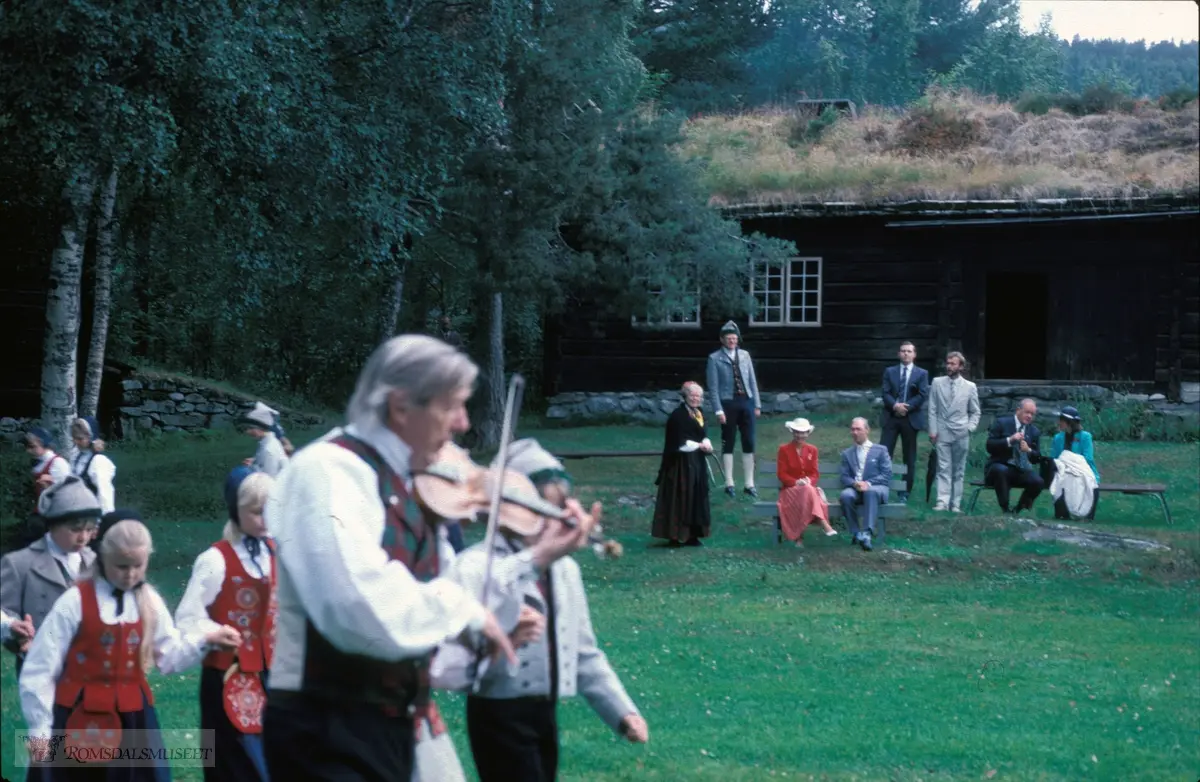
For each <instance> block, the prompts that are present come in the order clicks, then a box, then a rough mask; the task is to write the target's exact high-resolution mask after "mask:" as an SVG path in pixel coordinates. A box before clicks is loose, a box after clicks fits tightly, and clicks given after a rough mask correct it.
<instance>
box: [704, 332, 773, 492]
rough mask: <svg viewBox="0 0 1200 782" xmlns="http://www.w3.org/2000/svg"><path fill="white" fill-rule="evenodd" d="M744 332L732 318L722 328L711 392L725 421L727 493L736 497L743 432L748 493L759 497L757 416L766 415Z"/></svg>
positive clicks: (711, 368)
mask: <svg viewBox="0 0 1200 782" xmlns="http://www.w3.org/2000/svg"><path fill="white" fill-rule="evenodd" d="M741 336H742V333H741V332H740V331H739V330H738V327H737V324H736V323H734V322H733V321H732V320H731V321H729V322H728V323H726V324H725V325H724V326H722V327H721V348H720V349H719V350H715V351H713V352H712V353H711V354H709V357H708V369H707V372H706V373H705V374H706V375H707V379H708V391H709V393H710V394H712V402H713V412H715V413H716V414H717V420H718V421H720V422H721V464H722V465H723V467H724V469H725V493H726V494H728V495H729V496H730V497H736V496H737V492H736V491H735V490H734V488H733V443H734V439H735V438H736V437H737V435H738V433H739V432H740V433H741V435H742V473H743V479H744V480H745V482H746V488H745V492H746V494H749V495H750V496H751V497H757V496H758V490H757V489H755V488H754V419H756V418H758V417H759V415H761V414H762V399H761V398H760V397H759V395H758V379H757V378H755V377H754V362H753V361H751V360H750V354H749V353H747V352H746V351H744V350H742V349H741V348H740V347H738V343H739V342H740V340H741Z"/></svg>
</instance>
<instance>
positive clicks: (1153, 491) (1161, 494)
mask: <svg viewBox="0 0 1200 782" xmlns="http://www.w3.org/2000/svg"><path fill="white" fill-rule="evenodd" d="M970 485H971V486H972V487H974V489H975V490H974V491H973V492H971V499H970V500H969V501H968V502H967V513H974V512H975V503H976V502H977V501H978V500H979V492H981V491H983V490H984V489H988V490H991V489H992V488H993V487H991V486H988V485H987V483H985V482H984V481H971V484H970ZM1014 488H1016V487H1014ZM1046 488H1049V487H1046ZM1096 488H1097V489H1099V490H1100V492H1101V493H1103V492H1115V493H1117V494H1143V495H1144V494H1148V495H1150V496H1152V497H1154V498H1155V499H1156V500H1158V504H1159V505H1160V506H1162V511H1163V516H1165V517H1166V519H1167V525H1168V526H1171V525H1172V524H1173V523H1174V522H1172V521H1171V509H1170V508H1168V507H1167V498H1166V496H1165V493H1166V491H1167V486H1166V484H1165V483H1102V484H1100V485H1099V486H1097V487H1096Z"/></svg>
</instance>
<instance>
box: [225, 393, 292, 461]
mask: <svg viewBox="0 0 1200 782" xmlns="http://www.w3.org/2000/svg"><path fill="white" fill-rule="evenodd" d="M237 423H238V426H240V427H242V428H243V431H245V433H246V434H248V435H250V436H251V437H253V438H254V439H255V440H258V450H256V451H255V452H254V458H252V459H246V460H245V461H244V462H243V464H245V465H246V466H247V467H252V468H254V470H256V471H257V472H265V473H266V474H267V475H270V476H271V477H272V478H274V477H275V476H276V475H278V474H279V472H280V471H281V470H282V469H283V468H284V467H286V466H287V463H288V454H287V451H286V450H284V447H283V443H282V442H280V439H279V437H278V436H277V435H276V432H278V431H282V430H281V429H279V411H277V410H272V409H271V408H269V407H267V406H266V405H264V404H263V403H262V402H255V403H254V407H253V408H252V409H250V410H249V411H247V412H246V413H243V414H242V417H241V418H239V419H238V421H237ZM289 445H290V443H289Z"/></svg>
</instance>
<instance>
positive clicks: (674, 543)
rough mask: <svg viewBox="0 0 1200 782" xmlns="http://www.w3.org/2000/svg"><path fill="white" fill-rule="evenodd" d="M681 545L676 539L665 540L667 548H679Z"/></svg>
mask: <svg viewBox="0 0 1200 782" xmlns="http://www.w3.org/2000/svg"><path fill="white" fill-rule="evenodd" d="M682 545H683V544H682V543H680V542H679V541H678V540H671V541H667V548H679V547H680V546H682Z"/></svg>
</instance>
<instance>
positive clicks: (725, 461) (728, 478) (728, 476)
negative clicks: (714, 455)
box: [721, 453, 733, 486]
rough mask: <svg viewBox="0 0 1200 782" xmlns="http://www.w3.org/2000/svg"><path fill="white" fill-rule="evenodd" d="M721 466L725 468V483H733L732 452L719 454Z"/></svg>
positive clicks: (727, 484)
mask: <svg viewBox="0 0 1200 782" xmlns="http://www.w3.org/2000/svg"><path fill="white" fill-rule="evenodd" d="M721 466H722V467H724V468H725V485H726V486H732V485H733V454H731V453H723V454H721Z"/></svg>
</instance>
